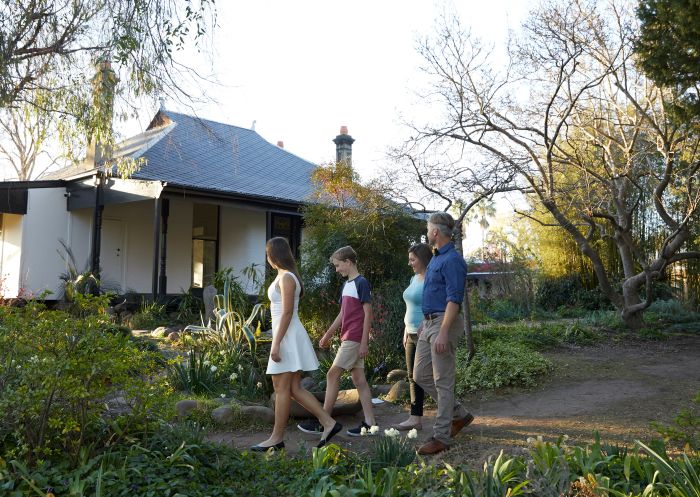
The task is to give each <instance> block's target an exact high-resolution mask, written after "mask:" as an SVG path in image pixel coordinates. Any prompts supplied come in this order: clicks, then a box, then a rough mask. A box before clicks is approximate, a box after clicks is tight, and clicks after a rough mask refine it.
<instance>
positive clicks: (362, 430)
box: [360, 426, 367, 436]
mask: <svg viewBox="0 0 700 497" xmlns="http://www.w3.org/2000/svg"><path fill="white" fill-rule="evenodd" d="M360 435H362V436H365V435H367V428H365V427H364V426H363V427H362V429H361V430H360Z"/></svg>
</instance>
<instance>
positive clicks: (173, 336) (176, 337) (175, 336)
mask: <svg viewBox="0 0 700 497" xmlns="http://www.w3.org/2000/svg"><path fill="white" fill-rule="evenodd" d="M179 339H180V334H179V333H178V332H177V331H172V332H170V334H169V335H168V340H169V341H171V342H177V341H178V340H179Z"/></svg>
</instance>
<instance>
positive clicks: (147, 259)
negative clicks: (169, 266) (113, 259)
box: [100, 200, 155, 293]
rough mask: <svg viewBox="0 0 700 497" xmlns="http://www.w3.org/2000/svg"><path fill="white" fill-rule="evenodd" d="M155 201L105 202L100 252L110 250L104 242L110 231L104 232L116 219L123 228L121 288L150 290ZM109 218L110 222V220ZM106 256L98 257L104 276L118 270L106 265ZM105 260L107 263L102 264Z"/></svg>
mask: <svg viewBox="0 0 700 497" xmlns="http://www.w3.org/2000/svg"><path fill="white" fill-rule="evenodd" d="M154 208H155V200H142V201H140V202H131V203H125V204H113V205H107V206H105V208H104V211H103V212H102V219H103V221H108V222H107V223H103V232H102V239H101V246H100V253H101V255H102V252H103V250H109V248H108V247H107V246H106V244H105V242H106V240H107V239H109V238H110V235H111V233H109V232H105V231H104V230H105V229H106V230H109V229H110V227H111V226H114V225H115V224H116V223H115V222H116V221H121V225H122V228H123V241H124V245H123V249H122V251H121V253H122V261H121V263H122V264H123V274H124V278H123V279H124V281H123V283H124V285H123V288H122V289H121V290H122V291H134V292H138V293H150V292H151V290H152V282H153V210H154ZM109 221H111V223H110V222H109ZM108 260H109V259H108V257H101V258H100V266H101V268H102V271H103V273H105V275H107V274H110V275H115V277H118V276H117V273H120V272H121V271H117V270H115V268H114V267H108V266H109V264H108ZM106 262H107V264H105V263H106ZM112 279H114V278H112Z"/></svg>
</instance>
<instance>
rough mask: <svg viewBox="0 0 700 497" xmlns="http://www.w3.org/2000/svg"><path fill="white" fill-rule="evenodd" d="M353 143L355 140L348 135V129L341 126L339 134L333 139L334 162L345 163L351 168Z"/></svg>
mask: <svg viewBox="0 0 700 497" xmlns="http://www.w3.org/2000/svg"><path fill="white" fill-rule="evenodd" d="M354 141H355V139H354V138H353V137H352V136H350V135H349V134H348V127H347V126H341V127H340V134H339V135H338V136H336V137H335V138H334V139H333V143H335V160H336V162H345V163H346V164H348V165H349V166H352V144H353V143H354Z"/></svg>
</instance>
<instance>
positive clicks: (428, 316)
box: [423, 312, 445, 321]
mask: <svg viewBox="0 0 700 497" xmlns="http://www.w3.org/2000/svg"><path fill="white" fill-rule="evenodd" d="M444 315H445V313H444V312H433V313H431V314H423V317H424V318H425V319H426V320H428V321H431V320H433V319H437V318H439V317H442V316H444Z"/></svg>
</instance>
